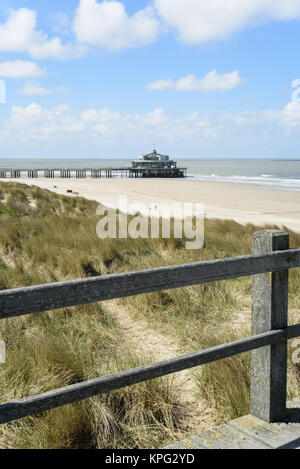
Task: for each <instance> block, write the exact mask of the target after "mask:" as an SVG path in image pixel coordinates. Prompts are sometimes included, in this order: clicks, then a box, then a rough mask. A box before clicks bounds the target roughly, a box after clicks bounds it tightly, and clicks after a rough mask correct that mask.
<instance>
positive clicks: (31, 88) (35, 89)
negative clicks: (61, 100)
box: [18, 81, 67, 96]
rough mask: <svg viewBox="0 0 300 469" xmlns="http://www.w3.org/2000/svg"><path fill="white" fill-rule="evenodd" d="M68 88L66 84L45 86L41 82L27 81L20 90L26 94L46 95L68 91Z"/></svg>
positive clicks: (20, 92)
mask: <svg viewBox="0 0 300 469" xmlns="http://www.w3.org/2000/svg"><path fill="white" fill-rule="evenodd" d="M66 92H67V90H66V88H65V87H64V86H60V87H58V88H54V89H51V88H44V87H43V86H42V85H41V84H40V83H37V82H33V81H27V82H26V83H25V85H24V87H23V88H22V89H21V90H19V91H18V93H19V94H22V95H24V96H46V95H49V94H60V93H66Z"/></svg>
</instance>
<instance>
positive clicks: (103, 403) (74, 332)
mask: <svg viewBox="0 0 300 469" xmlns="http://www.w3.org/2000/svg"><path fill="white" fill-rule="evenodd" d="M96 208H97V203H96V202H90V201H87V200H85V199H82V198H72V197H66V196H58V195H56V194H54V193H51V192H49V191H46V190H42V189H39V188H37V187H28V186H24V185H21V184H16V183H9V182H6V183H0V288H1V289H7V288H14V287H19V286H26V285H35V284H41V283H47V282H56V281H61V280H68V279H74V278H80V277H86V276H95V275H106V274H109V273H117V272H126V271H132V270H140V269H144V268H150V267H158V266H164V265H171V264H173V265H174V264H180V263H186V262H197V261H201V260H207V259H217V258H222V257H228V256H236V255H242V254H249V253H250V252H251V244H252V234H253V233H254V232H255V231H257V230H258V229H262V228H271V227H270V226H268V227H255V226H253V225H250V224H249V225H247V226H241V225H239V224H238V223H236V222H234V221H221V220H209V221H207V222H206V226H205V245H204V248H203V249H201V250H195V251H188V250H186V249H185V248H184V242H183V241H181V240H176V239H170V240H165V239H158V240H151V239H149V240H131V239H127V240H108V239H107V240H100V239H98V237H97V235H96V224H97V222H98V219H99V217H97V215H96ZM291 246H292V247H299V246H300V235H298V234H295V233H291ZM290 279H291V281H290V308H291V311H292V312H291V315H290V317H291V323H292V322H293V323H296V322H299V320H300V314H299V311H300V271H299V269H297V270H294V271H292V272H291V274H290ZM120 304H121V306H122V305H123V306H124V308H126V309H127V310H130V313H131V315H132V317H133V318H134V319H135V320H136V321H140V320H143V321H146V323H148V324H149V327H150V328H151V329H152V330H157V332H159V333H163V334H164V335H165V336H166V337H169V338H170V341H172V342H173V343H176V344H177V346H178V349H179V350H181V351H182V353H188V352H192V351H196V350H199V349H203V348H207V347H211V346H213V345H217V344H221V343H224V342H228V341H231V340H236V339H239V338H242V337H247V336H248V335H250V329H251V328H250V321H251V279H250V278H243V279H238V280H232V281H226V282H217V283H212V284H206V285H202V286H194V287H188V288H182V289H178V290H172V291H168V292H160V293H152V294H148V295H141V296H137V297H132V298H126V299H123V300H122V301H121V303H120ZM0 337H1V338H2V339H4V340H5V342H6V345H7V363H6V364H5V365H2V366H1V368H0V401H1V403H5V402H8V401H12V400H14V399H18V398H21V397H25V396H29V395H32V394H37V393H40V392H44V391H48V390H51V389H54V388H57V387H61V386H65V385H69V384H73V383H76V382H78V381H83V380H86V379H92V378H96V377H99V376H103V375H107V374H111V373H115V372H119V371H122V370H126V369H129V368H133V367H136V366H141V365H143V364H146V363H151V362H153V361H155V360H156V358H155V356H154V355H153V354H150V355H149V354H146V353H144V352H143V351H142V350H141V353H137V352H136V351H133V350H131V349H130V347H129V346H128V344H126V340H124V337H123V330H122V328H121V327H120V325H119V323H118V321H117V319H116V317H115V315H114V313H113V312H110V310H109V304H108V305H105V306H103V305H99V304H96V305H86V306H80V307H76V308H68V309H63V310H59V311H53V312H48V313H42V314H35V315H29V316H28V317H20V318H14V319H9V320H2V321H1V322H0ZM249 364H250V355H249V354H244V355H241V356H238V357H233V358H231V359H228V360H223V361H221V362H218V363H213V364H210V365H207V366H205V367H202V368H199V369H197V370H196V371H195V373H194V374H195V383H196V386H195V389H196V390H197V396H196V398H197V399H199V400H201V401H203V404H204V407H206V408H208V409H209V412H210V417H211V421H212V422H215V423H221V422H224V421H227V420H228V419H231V418H235V417H238V416H239V415H243V414H245V413H247V412H248V411H249V382H250V379H249ZM178 392H179V391H178V387H177V386H176V383H175V380H174V379H173V378H172V377H171V378H164V379H159V380H153V381H150V382H148V383H142V384H140V385H136V386H133V387H129V388H126V389H123V390H119V391H116V392H113V393H110V394H105V395H103V396H100V397H95V398H93V399H89V400H87V401H83V402H80V403H76V404H73V405H69V406H65V407H62V408H59V409H55V410H52V411H49V412H45V413H43V414H42V415H38V416H35V417H30V418H26V419H22V420H20V421H18V422H13V423H10V424H7V425H2V426H0V448H158V447H163V446H165V445H166V444H167V443H169V442H170V441H172V440H174V439H176V438H177V437H178V435H181V436H182V432H183V431H184V429H185V428H186V419H187V409H185V408H184V406H183V405H182V399H180V396H179V395H178ZM288 392H289V398H292V397H294V396H297V395H298V396H299V394H300V370H299V366H296V365H294V364H292V363H291V361H290V363H289V390H288ZM196 430H197V429H196V428H195V431H196Z"/></svg>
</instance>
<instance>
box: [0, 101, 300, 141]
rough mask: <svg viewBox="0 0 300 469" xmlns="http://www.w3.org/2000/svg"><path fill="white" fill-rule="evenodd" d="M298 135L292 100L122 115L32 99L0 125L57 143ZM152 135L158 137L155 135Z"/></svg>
mask: <svg viewBox="0 0 300 469" xmlns="http://www.w3.org/2000/svg"><path fill="white" fill-rule="evenodd" d="M292 133H296V135H297V136H299V135H300V102H297V101H292V100H291V101H290V102H289V103H288V104H287V105H286V106H285V107H284V108H283V109H279V110H276V109H262V110H257V111H243V112H240V113H230V112H225V111H222V112H217V113H216V114H215V115H210V116H208V115H205V114H202V113H199V112H193V113H189V114H183V115H182V114H175V113H169V112H167V111H166V110H164V109H162V108H157V109H154V110H153V111H151V112H147V113H140V114H122V113H120V112H116V111H112V110H110V109H96V108H91V109H86V110H84V111H83V112H82V113H80V114H77V113H74V112H73V111H72V109H71V108H70V107H69V106H67V105H60V106H56V107H53V108H46V107H43V106H41V105H40V104H36V103H32V104H30V105H28V106H24V107H23V106H13V107H12V111H11V115H10V117H9V118H8V119H7V120H6V121H4V122H3V123H2V124H0V139H1V140H3V139H5V140H11V141H13V142H14V143H17V142H22V141H37V140H45V141H49V142H51V144H53V142H54V141H60V142H62V143H64V142H66V141H68V138H69V139H72V142H73V143H74V142H76V141H77V139H80V138H82V139H83V140H84V141H89V142H94V143H96V144H101V143H110V144H116V143H118V144H123V143H124V142H129V143H133V142H141V136H142V141H143V144H147V145H148V144H151V143H153V141H155V140H156V141H160V142H165V143H166V144H169V145H173V144H174V143H176V144H177V143H178V144H183V143H185V142H186V143H193V144H195V143H200V142H204V141H207V142H208V141H214V142H217V141H219V142H222V141H224V139H226V138H230V139H232V138H236V139H240V141H241V142H242V143H243V144H244V143H245V142H246V141H249V142H250V143H253V141H255V142H259V141H262V140H263V141H265V140H266V139H269V140H270V141H274V139H278V138H280V136H287V135H290V134H292ZM153 139H154V140H153Z"/></svg>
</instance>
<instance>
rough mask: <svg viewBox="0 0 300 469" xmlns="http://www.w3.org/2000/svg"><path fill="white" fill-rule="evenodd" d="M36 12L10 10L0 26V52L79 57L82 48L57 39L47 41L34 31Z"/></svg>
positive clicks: (36, 56)
mask: <svg viewBox="0 0 300 469" xmlns="http://www.w3.org/2000/svg"><path fill="white" fill-rule="evenodd" d="M36 23H37V20H36V12H35V11H33V10H29V9H28V8H21V9H19V10H11V11H10V15H9V17H8V19H7V21H6V22H5V23H3V24H0V51H1V52H19V53H24V52H25V53H28V54H29V55H31V56H32V57H34V58H38V59H44V58H55V59H64V58H70V57H76V56H79V55H80V54H81V53H82V48H81V47H79V46H73V45H72V44H71V43H68V44H66V45H64V44H62V42H61V39H60V38H59V37H54V38H52V39H48V36H47V35H46V34H44V33H43V32H42V31H39V30H37V29H36Z"/></svg>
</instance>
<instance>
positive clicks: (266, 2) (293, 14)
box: [154, 0, 300, 43]
mask: <svg viewBox="0 0 300 469" xmlns="http://www.w3.org/2000/svg"><path fill="white" fill-rule="evenodd" d="M154 5H155V7H156V10H157V12H158V14H159V15H160V17H161V18H162V20H164V21H165V22H166V24H167V25H169V26H170V27H173V28H175V29H177V30H178V31H179V34H180V38H181V39H182V40H183V41H185V42H188V43H198V42H204V41H208V40H212V39H226V38H228V37H229V36H230V35H231V34H233V33H235V32H237V31H240V30H242V29H244V28H246V27H249V26H256V25H260V24H264V23H268V22H270V21H280V20H282V21H286V20H291V19H295V18H300V1H299V0H209V1H206V0H154Z"/></svg>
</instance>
